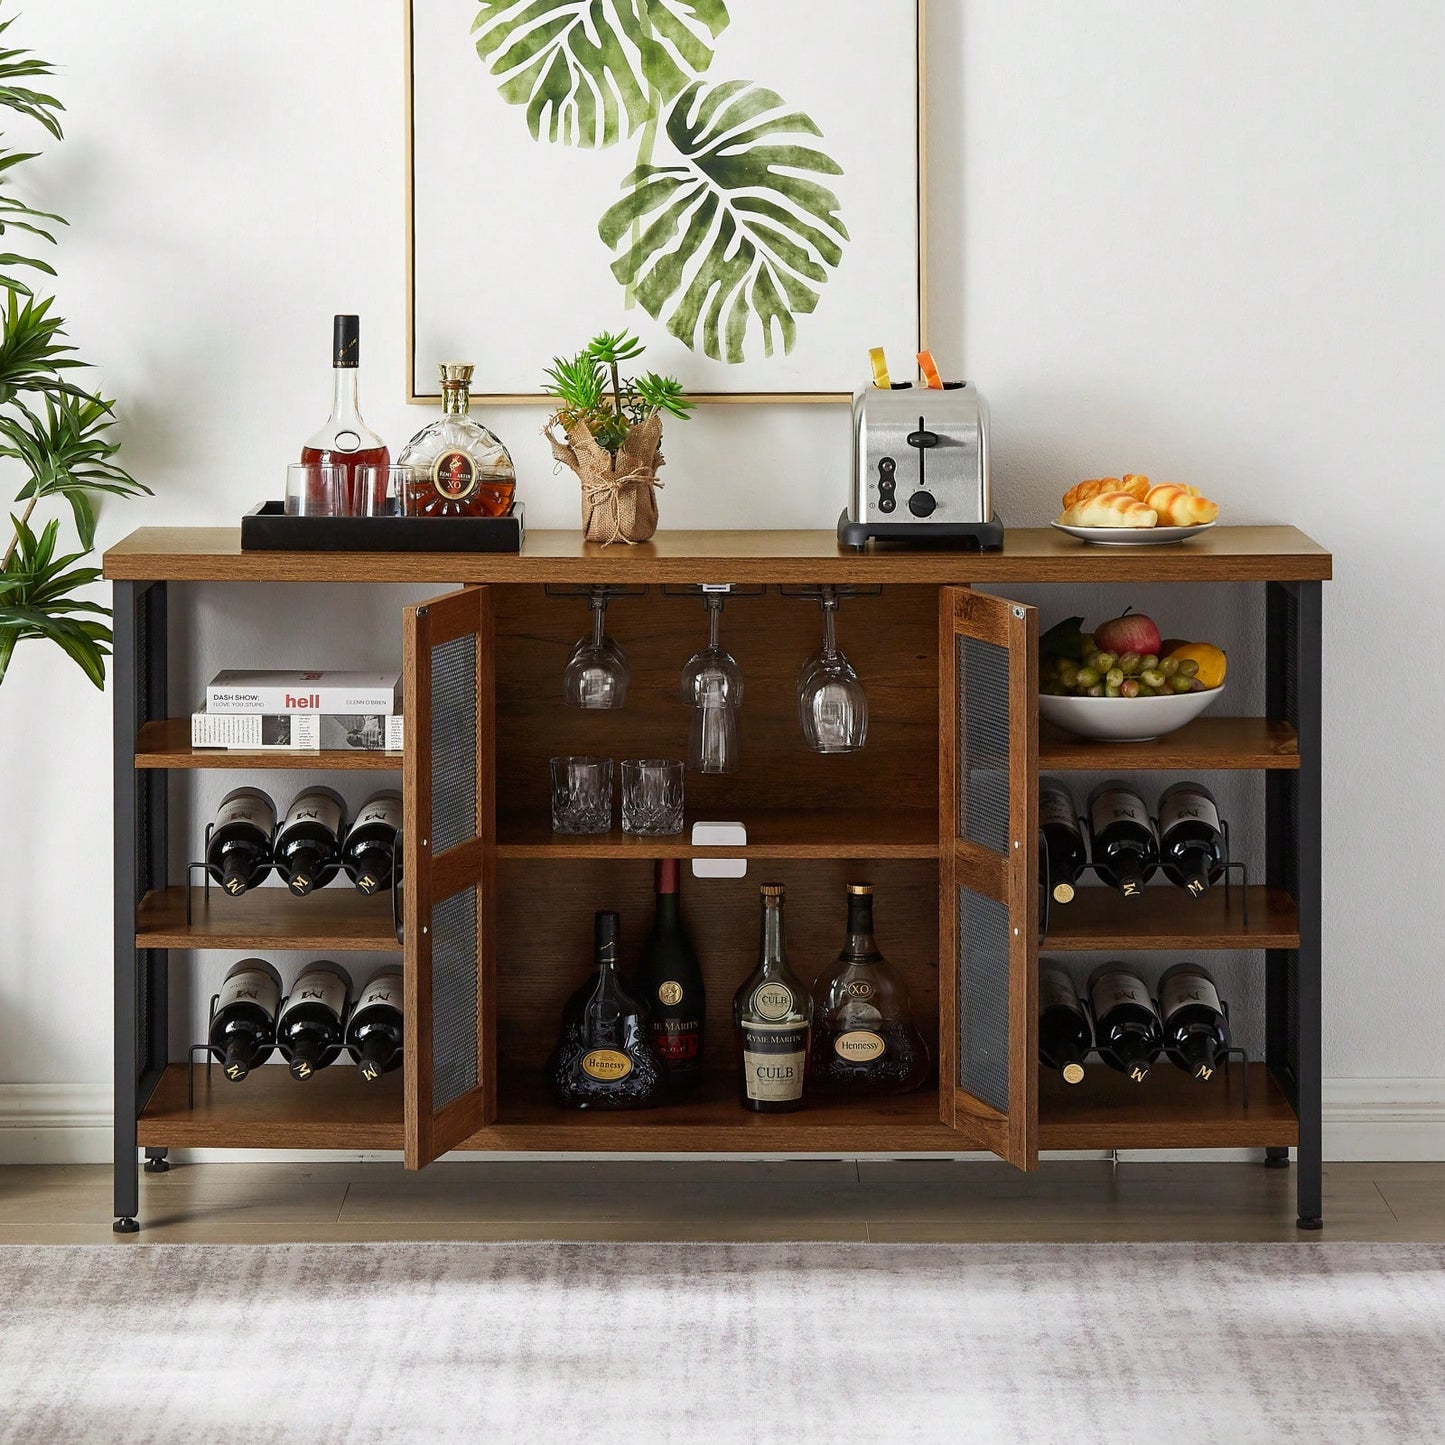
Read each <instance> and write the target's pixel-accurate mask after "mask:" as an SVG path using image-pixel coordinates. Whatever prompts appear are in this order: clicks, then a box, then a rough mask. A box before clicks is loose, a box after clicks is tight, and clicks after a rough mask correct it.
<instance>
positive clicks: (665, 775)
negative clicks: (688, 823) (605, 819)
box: [622, 758, 683, 838]
mask: <svg viewBox="0 0 1445 1445" xmlns="http://www.w3.org/2000/svg"><path fill="white" fill-rule="evenodd" d="M682 774H683V766H682V764H681V763H680V762H674V761H673V760H672V759H670V758H627V759H625V760H624V761H623V764H622V831H623V832H624V833H637V834H640V835H642V836H644V837H651V838H658V837H663V836H665V835H667V834H670V833H681V832H682Z"/></svg>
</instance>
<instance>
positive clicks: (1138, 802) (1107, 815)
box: [1089, 788, 1153, 833]
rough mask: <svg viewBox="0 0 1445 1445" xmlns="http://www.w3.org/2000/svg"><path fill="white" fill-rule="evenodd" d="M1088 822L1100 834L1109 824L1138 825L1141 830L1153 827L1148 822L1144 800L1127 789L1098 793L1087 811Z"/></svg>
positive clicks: (1147, 812)
mask: <svg viewBox="0 0 1445 1445" xmlns="http://www.w3.org/2000/svg"><path fill="white" fill-rule="evenodd" d="M1089 821H1090V822H1091V823H1092V824H1093V825H1094V831H1095V832H1096V833H1102V832H1103V831H1104V829H1105V828H1107V827H1108V826H1109V824H1110V823H1118V822H1129V823H1138V824H1139V825H1140V827H1143V828H1150V827H1152V826H1153V825H1152V824H1151V823H1150V822H1149V810H1148V809H1147V808H1146V807H1145V806H1144V800H1143V799H1142V798H1141V797H1140V796H1139V795H1138V793H1135V792H1131V791H1130V790H1129V789H1128V788H1109V789H1107V790H1106V791H1105V792H1102V793H1100V794H1099V796H1098V797H1097V798H1095V799H1094V802H1093V805H1092V806H1091V807H1090V809H1089Z"/></svg>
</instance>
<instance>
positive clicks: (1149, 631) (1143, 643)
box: [1094, 611, 1160, 657]
mask: <svg viewBox="0 0 1445 1445" xmlns="http://www.w3.org/2000/svg"><path fill="white" fill-rule="evenodd" d="M1159 643H1160V638H1159V629H1158V627H1156V626H1155V625H1154V619H1153V618H1152V617H1145V616H1144V614H1143V613H1142V612H1128V611H1126V612H1125V613H1124V615H1123V616H1122V617H1111V618H1110V619H1109V620H1108V621H1107V622H1101V623H1100V624H1099V625H1098V626H1097V627H1096V628H1095V629H1094V644H1095V646H1096V647H1097V648H1098V649H1099V651H1100V652H1112V653H1113V654H1114V655H1115V656H1116V657H1117V656H1118V655H1119V654H1120V653H1124V652H1137V653H1138V654H1139V655H1140V657H1147V656H1148V655H1149V654H1150V653H1151V652H1152V653H1154V654H1155V655H1158V652H1159Z"/></svg>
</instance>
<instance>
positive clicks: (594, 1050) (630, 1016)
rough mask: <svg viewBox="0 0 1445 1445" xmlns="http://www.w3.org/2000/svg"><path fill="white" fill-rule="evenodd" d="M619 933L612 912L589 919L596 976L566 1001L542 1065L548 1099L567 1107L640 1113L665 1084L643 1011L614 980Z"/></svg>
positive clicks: (658, 1098) (658, 1096) (655, 1099)
mask: <svg viewBox="0 0 1445 1445" xmlns="http://www.w3.org/2000/svg"><path fill="white" fill-rule="evenodd" d="M620 934H621V925H620V922H619V920H618V917H617V915H616V914H615V913H607V912H602V913H597V914H595V915H594V917H593V936H594V939H595V949H596V964H597V972H596V973H595V974H594V975H593V977H592V978H590V979H589V980H588V981H587V982H586V983H585V984H583V985H582V987H581V988H579V989H578V990H577V992H576V993H574V994H573V995H572V997H571V998H570V999H568V1000H567V1006H566V1008H565V1009H564V1010H563V1013H562V1032H561V1034H560V1035H559V1036H558V1039H557V1047H556V1048H555V1049H553V1051H552V1057H551V1058H550V1059H549V1060H548V1061H547V1081H548V1083H549V1084H550V1085H551V1089H552V1095H553V1097H554V1098H555V1099H556V1100H557V1102H558V1103H559V1104H561V1105H563V1106H564V1107H566V1108H569V1109H645V1108H647V1107H649V1106H650V1105H653V1104H657V1103H660V1102H661V1098H662V1093H663V1090H664V1088H665V1086H666V1079H665V1077H664V1075H663V1072H662V1062H661V1060H660V1059H659V1058H658V1057H657V1050H656V1049H655V1048H653V1046H652V1034H651V1031H650V1029H649V1027H648V1017H647V1010H646V1008H645V1007H644V1006H643V1005H641V1004H639V1003H636V1002H634V1001H633V999H632V998H631V996H630V995H629V994H628V993H627V992H626V991H625V990H624V989H623V987H622V983H621V981H620V980H619V979H618V976H617V955H618V940H619V937H620Z"/></svg>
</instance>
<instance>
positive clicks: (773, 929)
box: [758, 898, 788, 973]
mask: <svg viewBox="0 0 1445 1445" xmlns="http://www.w3.org/2000/svg"><path fill="white" fill-rule="evenodd" d="M787 961H788V957H787V945H786V942H785V938H784V932H783V901H782V899H781V898H765V899H764V900H763V922H762V929H761V936H760V938H759V941H758V966H759V968H761V969H762V970H763V971H764V972H765V973H766V972H768V971H769V970H770V969H778V968H782V967H784V966H785V965H786V964H787Z"/></svg>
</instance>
